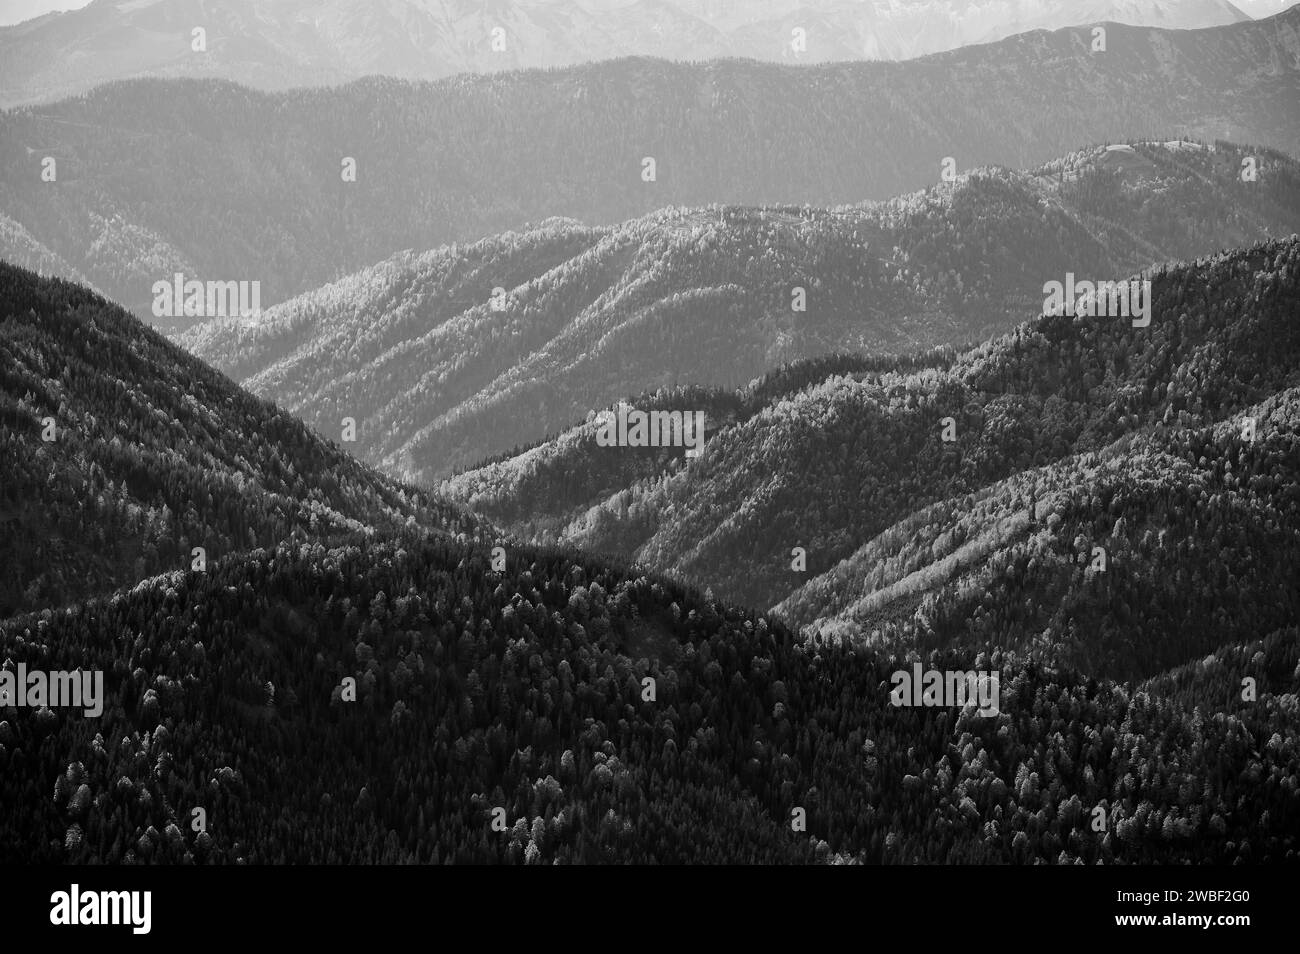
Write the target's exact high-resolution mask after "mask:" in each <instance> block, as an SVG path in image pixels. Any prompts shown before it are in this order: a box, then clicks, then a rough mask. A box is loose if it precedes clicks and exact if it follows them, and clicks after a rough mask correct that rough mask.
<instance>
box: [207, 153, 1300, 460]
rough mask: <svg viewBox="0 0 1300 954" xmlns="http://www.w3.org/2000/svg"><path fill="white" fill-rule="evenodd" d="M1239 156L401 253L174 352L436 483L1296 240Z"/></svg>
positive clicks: (574, 228)
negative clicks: (692, 401) (798, 366)
mask: <svg viewBox="0 0 1300 954" xmlns="http://www.w3.org/2000/svg"><path fill="white" fill-rule="evenodd" d="M1244 156H1245V153H1244V151H1243V150H1241V149H1240V148H1238V147H1233V146H1230V145H1227V144H1221V145H1220V146H1218V147H1215V148H1207V147H1203V146H1201V145H1199V144H1195V143H1179V142H1174V143H1168V144H1155V145H1138V146H1136V147H1120V148H1114V149H1107V148H1104V147H1097V148H1094V149H1090V150H1085V151H1082V152H1079V153H1074V154H1072V155H1070V156H1069V157H1066V158H1064V159H1060V160H1057V161H1054V162H1052V163H1050V164H1048V165H1047V166H1043V167H1040V168H1039V169H1036V170H1034V171H1032V172H1028V173H1021V172H1012V171H1008V170H1005V169H993V170H982V171H979V172H976V173H972V174H970V175H963V176H961V177H959V179H958V180H957V181H956V182H955V183H953V184H951V185H944V186H937V187H934V188H931V189H929V190H927V191H926V192H923V193H917V194H913V195H909V196H905V197H903V198H900V199H896V200H893V201H891V202H887V203H882V204H876V205H868V206H864V207H851V208H847V207H846V208H843V209H838V210H834V211H823V210H811V209H808V210H802V209H793V208H775V209H733V208H715V209H705V210H683V209H670V210H666V211H663V212H659V213H655V214H653V215H650V216H647V217H644V218H641V219H636V220H633V221H631V222H627V223H624V224H623V225H621V226H617V227H613V228H589V227H585V226H581V225H577V224H575V223H572V222H566V221H559V222H555V223H552V224H549V225H544V226H543V227H540V228H537V229H533V230H530V231H527V232H524V233H506V234H505V235H502V236H498V237H496V238H493V239H489V240H486V241H483V242H479V243H475V244H473V245H468V246H460V247H456V248H442V249H438V250H435V251H432V252H428V253H425V254H423V255H418V256H417V255H411V254H405V255H401V256H398V257H396V258H394V259H391V260H389V261H387V262H384V263H381V264H380V265H378V266H375V267H373V268H370V269H366V270H364V271H362V272H360V273H358V274H356V275H354V276H351V277H350V278H348V279H345V280H342V281H340V282H337V283H334V284H331V285H327V286H325V287H324V288H322V289H319V290H318V291H315V292H312V293H309V294H307V295H304V296H302V297H300V298H297V299H294V300H293V301H290V302H288V303H286V304H284V305H282V306H277V307H275V308H272V309H270V310H269V311H267V312H266V313H265V314H263V315H262V316H260V317H256V318H252V319H247V320H245V319H231V320H225V321H214V322H208V323H205V324H204V325H202V326H199V327H198V328H196V329H194V330H193V331H192V332H190V333H188V334H187V335H186V336H185V337H184V338H183V342H184V344H185V345H186V346H187V347H188V348H190V349H191V350H192V351H193V352H194V353H195V354H196V355H198V356H199V357H200V358H202V359H203V360H205V361H207V362H209V363H211V364H213V365H214V366H216V367H218V368H220V369H221V370H223V371H225V372H226V373H228V374H230V375H231V376H232V377H234V378H236V379H237V380H240V381H241V382H242V383H243V384H244V385H245V386H246V387H247V388H249V389H250V390H251V391H253V392H254V393H256V394H259V395H262V396H263V397H266V398H268V399H270V400H273V401H275V402H276V403H277V404H278V405H279V406H281V407H284V408H287V409H289V410H291V411H293V412H294V413H296V414H298V415H299V416H301V417H302V418H303V419H304V420H306V421H307V422H308V423H309V424H311V425H312V426H313V427H315V428H317V429H318V430H320V432H321V433H324V434H333V433H336V432H337V429H338V422H339V420H341V419H342V418H343V417H354V418H356V420H357V421H358V422H361V424H360V427H359V432H358V440H357V444H356V448H355V449H356V452H357V453H358V454H359V455H361V456H362V457H363V458H364V459H366V460H368V461H370V462H372V463H374V464H376V465H378V466H380V467H381V468H382V469H384V470H385V471H387V472H389V473H391V474H393V475H395V476H399V477H400V478H402V479H409V480H417V481H422V482H428V481H431V480H434V479H436V478H438V477H441V476H446V475H447V474H449V473H451V472H454V471H456V470H461V469H464V468H467V467H470V466H474V465H476V464H478V463H480V462H481V461H483V460H484V459H485V458H487V457H490V456H493V455H497V454H500V453H503V452H508V451H510V450H512V449H514V448H517V447H523V446H527V445H530V444H533V443H535V442H536V441H538V440H540V439H542V438H544V437H546V436H547V435H548V434H557V433H560V432H561V431H563V430H565V429H566V428H568V427H570V426H572V425H573V424H575V423H577V422H579V421H582V420H583V419H584V418H585V417H586V416H587V415H588V414H589V413H590V412H592V411H594V410H597V409H600V408H604V407H606V406H608V405H610V404H612V403H613V402H615V401H616V400H618V399H619V398H622V397H625V396H630V395H636V394H638V393H641V392H643V391H653V390H655V389H656V388H660V387H673V386H676V385H704V386H711V387H725V388H734V387H737V386H740V385H743V384H745V383H746V382H748V381H750V380H752V379H753V378H755V377H758V376H759V375H762V374H763V373H764V372H766V371H767V370H769V369H771V368H773V367H776V366H779V365H781V364H784V363H787V362H791V361H797V360H800V359H803V358H812V357H817V356H820V355H824V354H826V353H828V352H834V351H841V350H851V351H870V352H873V353H881V352H906V351H913V350H917V349H924V348H929V347H933V346H936V345H942V344H954V345H955V344H965V343H968V342H974V341H980V340H984V339H987V338H989V337H991V336H992V335H995V334H999V333H1001V332H1003V331H1006V330H1007V329H1008V328H1010V327H1012V326H1013V325H1014V324H1016V323H1017V322H1019V321H1023V320H1024V319H1025V317H1026V316H1027V315H1032V314H1039V313H1041V310H1042V301H1043V294H1042V288H1043V284H1044V283H1045V282H1046V281H1049V280H1052V279H1053V278H1057V277H1059V278H1061V279H1062V280H1063V279H1064V277H1065V274H1066V273H1067V272H1077V273H1078V274H1080V275H1081V276H1082V275H1084V274H1091V275H1098V276H1102V277H1122V276H1124V275H1126V274H1128V273H1130V272H1132V271H1135V270H1137V269H1139V268H1142V267H1144V266H1147V265H1150V264H1153V263H1156V262H1163V261H1167V260H1170V259H1187V258H1195V257H1196V256H1197V255H1201V254H1206V253H1209V252H1212V251H1217V250H1218V249H1220V248H1223V247H1225V246H1236V245H1239V244H1245V243H1249V242H1251V241H1255V240H1258V239H1260V238H1266V237H1270V236H1273V237H1277V236H1284V235H1290V234H1292V233H1293V232H1297V231H1300V167H1297V165H1296V164H1295V163H1294V162H1293V161H1291V160H1289V159H1287V158H1285V157H1283V156H1281V155H1277V154H1268V155H1267V157H1264V156H1262V155H1261V156H1260V157H1259V158H1260V159H1261V160H1262V163H1263V168H1264V169H1265V171H1264V172H1263V174H1262V176H1261V177H1260V178H1259V180H1258V181H1256V182H1252V183H1245V182H1242V181H1241V179H1240V172H1241V169H1242V161H1243V159H1244ZM494 288H497V289H501V290H502V291H501V292H500V293H499V294H498V295H497V297H495V298H494V297H493V289H494ZM797 289H803V294H804V297H805V299H806V300H805V302H804V304H805V305H806V310H804V311H797V310H795V308H796V306H797V305H798V304H799V302H798V301H797V299H798V296H799V294H800V293H799V292H798V291H797Z"/></svg>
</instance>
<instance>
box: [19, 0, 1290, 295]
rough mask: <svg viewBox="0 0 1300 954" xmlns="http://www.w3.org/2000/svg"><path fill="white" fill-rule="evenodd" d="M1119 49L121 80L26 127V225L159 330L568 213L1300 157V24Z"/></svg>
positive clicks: (1282, 18)
mask: <svg viewBox="0 0 1300 954" xmlns="http://www.w3.org/2000/svg"><path fill="white" fill-rule="evenodd" d="M1107 29H1108V35H1107V45H1106V50H1105V51H1104V52H1093V50H1092V43H1093V37H1092V29H1091V28H1090V27H1080V28H1070V29H1065V30H1059V31H1057V32H1054V33H1041V32H1040V33H1031V34H1026V35H1021V36H1017V37H1012V38H1009V39H1006V40H1002V41H1000V42H997V43H993V44H989V45H986V46H978V47H968V48H965V49H961V50H957V51H954V52H951V53H946V54H941V55H937V56H932V57H926V58H924V59H919V60H912V61H908V62H902V63H865V62H864V63H844V64H833V65H822V66H781V65H775V64H766V63H756V62H753V61H748V60H722V61H711V62H704V63H669V62H665V61H660V60H651V59H639V58H634V59H621V60H616V61H611V62H605V63H599V64H593V65H586V66H579V67H573V68H567V69H560V70H551V71H520V72H513V73H505V74H499V75H492V76H462V77H456V78H452V79H448V80H445V81H439V82H436V83H407V82H403V81H399V80H392V79H366V80H363V81H359V82H357V83H353V84H350V85H348V86H346V87H343V88H339V89H316V90H294V91H289V92H283V93H261V92H255V91H253V90H249V89H246V88H242V87H239V86H236V85H233V84H231V83H228V82H225V81H216V80H206V81H200V80H163V79H149V80H132V81H124V82H117V83H112V84H109V85H107V86H104V87H100V88H98V89H96V90H93V91H91V92H89V93H86V94H84V95H80V96H77V97H75V98H72V99H69V100H66V101H62V102H59V103H53V104H43V105H40V106H33V107H25V108H20V109H16V110H12V111H9V112H6V113H4V114H0V214H4V215H7V216H9V217H10V218H11V219H12V220H14V221H15V222H16V223H18V224H19V225H20V226H22V227H23V228H24V229H26V230H27V232H28V233H29V234H30V236H31V237H32V239H34V240H35V241H36V242H37V243H39V244H40V245H41V246H42V247H43V252H42V255H43V257H46V258H48V259H50V260H55V257H57V258H58V259H61V260H63V261H65V262H66V263H67V264H68V265H69V266H70V267H72V268H75V269H78V270H79V271H80V272H81V273H82V274H84V275H85V276H86V278H87V279H88V280H89V281H90V282H91V283H93V284H94V285H95V286H96V287H97V288H100V289H102V290H103V291H104V292H105V293H106V294H108V295H109V296H111V297H112V298H113V299H114V300H116V301H119V302H122V303H123V304H124V305H126V306H127V307H128V308H131V309H133V310H136V311H137V313H139V314H141V315H142V316H148V315H149V313H150V312H149V309H150V304H151V301H152V293H151V291H150V289H151V288H152V286H153V283H154V282H156V281H158V280H160V279H167V278H169V277H170V276H171V275H172V273H173V272H176V271H180V272H183V273H185V274H187V275H189V276H190V277H193V278H196V279H198V280H203V281H206V280H222V281H224V280H247V281H253V280H258V281H261V282H262V291H263V299H262V303H263V304H264V305H270V304H274V303H277V302H281V301H284V300H286V299H287V298H289V297H291V296H292V295H295V294H298V293H301V292H304V291H308V290H310V289H312V288H316V287H319V286H320V285H322V284H324V283H325V282H328V281H331V280H333V279H335V278H338V277H339V276H341V275H343V274H346V273H348V272H351V271H355V270H356V269H359V268H363V267H366V266H368V265H371V264H373V263H374V262H377V261H380V260H381V259H384V258H386V257H388V256H390V255H393V254H395V253H397V252H400V251H402V250H403V249H408V248H413V249H427V248H432V247H435V246H437V245H440V244H444V243H450V242H463V241H474V240H478V239H480V238H483V237H484V236H487V235H492V234H496V233H498V232H502V231H505V230H508V229H518V228H521V227H522V226H523V225H524V224H525V223H528V222H533V223H536V222H540V221H542V220H544V219H546V218H548V217H550V216H570V217H574V218H577V219H580V220H582V221H584V222H587V223H590V224H593V225H608V224H612V223H616V222H621V221H623V220H625V219H628V218H633V217H636V216H639V215H644V214H646V213H648V212H650V211H651V210H654V209H659V208H663V207H665V206H669V205H693V206H694V205H705V204H707V203H711V202H718V203H723V204H727V205H742V206H753V205H775V204H807V205H811V206H814V207H826V206H830V205H836V204H841V203H846V202H860V201H863V200H869V199H870V200H876V199H886V198H888V197H890V196H893V195H898V194H900V193H903V192H908V191H911V190H915V189H919V188H924V187H925V186H927V185H929V184H931V183H934V182H937V181H939V175H940V170H941V167H942V164H943V162H944V159H945V158H946V157H951V158H952V159H953V160H954V163H955V165H956V168H957V169H958V170H964V169H973V168H978V167H981V166H985V165H991V164H998V165H1005V166H1009V167H1012V168H1018V169H1024V168H1030V167H1033V166H1035V165H1037V164H1039V163H1042V162H1046V161H1048V160H1050V159H1052V158H1053V157H1056V156H1060V155H1063V154H1065V153H1067V152H1069V151H1070V150H1072V149H1077V148H1080V147H1081V146H1083V145H1085V144H1087V143H1098V142H1101V143H1105V142H1120V141H1124V140H1127V139H1129V138H1147V139H1153V138H1160V139H1171V138H1178V137H1196V138H1201V139H1206V140H1213V139H1216V138H1224V139H1229V140H1233V141H1239V142H1246V143H1257V144H1260V145H1261V146H1268V147H1272V148H1274V149H1280V150H1283V151H1285V152H1288V153H1290V154H1291V155H1300V11H1297V10H1290V11H1288V12H1286V13H1283V14H1280V15H1278V16H1277V17H1273V18H1271V19H1269V20H1263V21H1248V22H1243V23H1237V24H1231V25H1226V26H1222V27H1216V28H1212V29H1206V30H1194V31H1180V30H1160V29H1149V28H1138V27H1125V26H1120V25H1118V24H1111V25H1109V26H1108V27H1107ZM756 117H761V118H756ZM349 157H350V158H352V159H355V160H356V177H355V179H356V181H355V182H347V181H344V178H343V173H344V171H345V169H344V159H345V158H349ZM647 157H652V158H654V159H655V161H656V170H655V173H656V174H655V181H653V182H646V181H644V179H643V172H644V171H645V167H644V165H643V160H644V159H645V158H647ZM47 158H48V159H53V160H55V162H56V168H57V180H56V181H53V182H47V181H44V180H43V179H42V173H43V172H45V171H46V169H47V166H46V164H45V160H46V159H47ZM0 257H3V258H9V257H10V253H9V252H8V251H7V250H5V249H2V248H0ZM489 287H491V286H490V285H489Z"/></svg>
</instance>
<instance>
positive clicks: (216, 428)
mask: <svg viewBox="0 0 1300 954" xmlns="http://www.w3.org/2000/svg"><path fill="white" fill-rule="evenodd" d="M47 421H48V424H47ZM51 427H52V430H51V429H50V428H51ZM46 436H51V437H52V438H53V440H50V441H47V440H45V437H46ZM408 521H413V522H414V523H415V524H416V525H419V526H423V527H428V528H440V529H447V530H451V531H453V532H460V531H462V530H464V531H469V530H471V529H472V528H473V527H474V526H475V523H476V521H475V520H473V519H472V518H469V517H466V516H463V515H461V514H460V512H459V511H458V510H457V509H456V508H454V507H452V506H449V505H445V504H443V503H441V502H438V501H434V500H432V499H431V498H429V497H428V496H427V495H425V494H423V493H420V492H417V491H415V490H413V489H411V488H409V487H403V486H401V485H399V484H396V483H394V482H392V481H390V480H388V479H386V478H384V477H381V476H379V475H378V474H376V473H375V472H374V471H372V470H370V469H369V468H367V467H366V466H365V465H363V464H360V463H358V462H356V461H355V460H353V459H352V458H350V457H349V456H348V455H347V454H345V453H343V452H342V451H341V450H339V449H338V448H337V447H335V446H333V445H331V444H327V443H325V442H324V441H322V440H321V439H320V438H318V437H317V436H316V435H314V434H313V433H312V432H311V431H310V430H309V429H308V428H307V427H306V426H304V425H303V424H302V423H301V422H299V421H297V420H295V419H294V418H292V417H290V416H289V415H287V414H285V413H283V412H281V411H279V410H277V409H276V408H275V407H273V406H272V405H270V404H267V403H266V402H264V401H261V400H259V399H257V398H254V397H252V396H251V395H249V394H248V393H247V392H245V391H243V390H241V389H240V388H239V387H237V386H236V385H234V384H233V383H231V382H230V381H229V380H228V379H227V378H225V377H223V376H222V375H221V374H219V373H218V372H216V371H213V370H212V369H210V368H208V367H207V366H205V365H204V364H202V363H201V362H199V361H197V360H196V359H194V358H193V357H191V356H190V355H188V354H186V353H185V352H184V351H182V350H181V349H180V348H178V347H176V346H175V345H173V344H171V343H170V342H168V341H167V340H166V339H164V338H163V337H162V336H160V335H159V334H158V333H157V332H155V331H152V330H150V329H149V328H147V327H145V326H144V325H142V324H140V322H138V321H137V320H136V319H135V318H133V317H131V316H130V315H128V314H127V313H126V312H124V311H122V310H121V309H120V308H118V307H116V306H114V305H112V304H110V303H108V302H106V301H104V300H103V299H102V298H99V297H98V296H97V295H95V294H93V293H91V292H89V291H86V290H85V289H82V288H79V287H77V286H74V285H69V284H66V283H63V282H58V281H52V280H48V279H40V278H38V277H37V276H35V275H34V274H32V273H30V272H26V271H23V270H21V269H17V268H13V267H12V266H8V265H4V264H2V263H0V531H2V532H0V554H2V555H3V559H0V566H3V571H2V572H0V616H6V615H8V614H10V613H12V612H15V611H16V610H18V609H23V608H33V607H38V606H48V605H51V604H59V603H63V602H67V601H68V600H71V599H75V598H81V597H84V596H86V595H90V594H95V593H100V592H105V591H108V590H111V589H114V588H116V587H119V586H122V585H124V584H128V583H132V582H135V581H136V580H138V579H140V578H141V577H143V576H146V575H152V574H154V573H157V572H159V571H161V570H164V569H173V568H178V567H184V566H189V565H190V560H191V550H192V548H193V547H197V546H202V547H205V548H206V550H207V553H208V555H209V557H210V558H212V559H216V558H217V557H218V556H220V555H222V554H227V553H229V552H231V551H232V550H243V549H247V548H249V547H251V546H258V545H269V544H274V543H276V542H278V541H280V540H282V539H285V538H288V537H290V536H291V535H297V536H300V537H306V536H311V537H313V538H315V539H322V540H324V539H329V538H330V537H331V536H332V535H337V534H351V533H354V532H358V531H367V530H368V529H373V528H375V527H396V526H402V525H405V524H406V523H407V522H408Z"/></svg>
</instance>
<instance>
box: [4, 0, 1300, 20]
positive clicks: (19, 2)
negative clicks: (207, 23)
mask: <svg viewBox="0 0 1300 954" xmlns="http://www.w3.org/2000/svg"><path fill="white" fill-rule="evenodd" d="M89 2H90V0H0V26H3V25H5V24H9V23H19V22H21V21H23V20H30V19H31V18H32V17H37V16H40V15H41V14H42V13H49V12H50V11H51V10H77V9H79V8H81V7H84V6H85V5H86V4H88V3H89ZM1233 2H1234V3H1235V4H1236V5H1237V7H1238V8H1240V9H1241V10H1242V11H1244V12H1245V13H1249V14H1250V15H1251V16H1252V17H1267V16H1272V15H1273V14H1274V13H1277V12H1278V11H1279V10H1283V9H1285V8H1287V7H1289V6H1292V5H1293V4H1295V3H1297V2H1300V0H1233Z"/></svg>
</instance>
